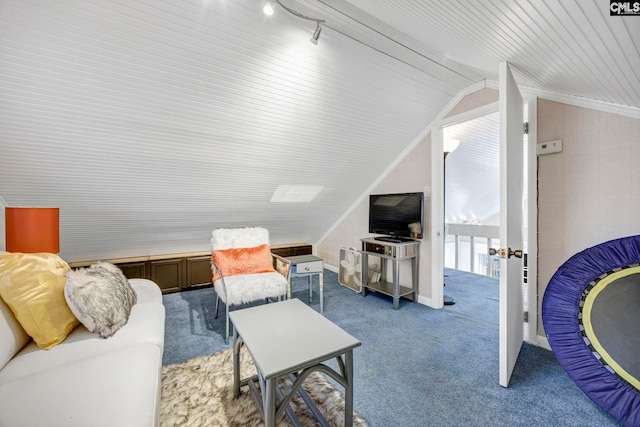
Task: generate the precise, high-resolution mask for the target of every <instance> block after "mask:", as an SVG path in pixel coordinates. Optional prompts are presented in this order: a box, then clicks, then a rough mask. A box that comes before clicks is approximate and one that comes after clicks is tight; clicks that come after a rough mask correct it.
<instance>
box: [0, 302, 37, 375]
mask: <svg viewBox="0 0 640 427" xmlns="http://www.w3.org/2000/svg"><path fill="white" fill-rule="evenodd" d="M0 337H2V339H0V369H2V368H3V366H4V365H6V364H7V362H8V361H9V360H11V358H12V357H13V356H14V355H15V354H16V353H17V352H18V351H20V349H21V348H22V347H24V346H25V344H27V343H28V342H29V341H30V340H31V338H30V337H29V335H27V333H26V332H25V331H24V329H22V326H20V323H19V322H18V320H17V319H16V317H15V316H14V315H13V312H12V311H11V309H10V308H9V307H7V305H6V304H5V303H4V301H2V299H1V298H0Z"/></svg>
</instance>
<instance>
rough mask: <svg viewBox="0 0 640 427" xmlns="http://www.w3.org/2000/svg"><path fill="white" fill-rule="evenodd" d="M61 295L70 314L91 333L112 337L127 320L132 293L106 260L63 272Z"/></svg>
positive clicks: (118, 272) (117, 270)
mask: <svg viewBox="0 0 640 427" xmlns="http://www.w3.org/2000/svg"><path fill="white" fill-rule="evenodd" d="M64 297H65V299H66V301H67V304H68V305H69V308H71V311H72V312H73V314H74V315H75V316H76V317H77V318H78V320H80V322H81V323H82V324H83V325H84V326H85V327H86V328H87V329H88V330H89V331H91V332H95V333H97V334H98V335H100V337H102V338H108V337H111V336H113V334H115V333H116V332H117V331H118V329H120V328H122V327H123V326H124V325H125V324H126V323H127V320H128V319H129V313H130V312H131V307H133V305H134V304H135V303H136V293H135V292H134V290H133V289H132V288H131V285H130V284H129V281H128V280H127V278H126V277H125V276H124V274H123V273H122V271H121V270H120V269H119V268H118V267H116V266H115V265H113V264H110V263H108V262H103V261H100V262H97V263H95V264H92V265H91V266H90V267H89V268H83V269H80V270H76V271H69V272H67V283H66V285H65V287H64Z"/></svg>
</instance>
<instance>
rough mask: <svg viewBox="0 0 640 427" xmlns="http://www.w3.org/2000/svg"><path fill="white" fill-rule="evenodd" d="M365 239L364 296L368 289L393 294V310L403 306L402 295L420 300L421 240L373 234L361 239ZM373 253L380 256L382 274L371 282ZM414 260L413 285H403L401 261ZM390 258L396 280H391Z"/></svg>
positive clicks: (363, 256)
mask: <svg viewBox="0 0 640 427" xmlns="http://www.w3.org/2000/svg"><path fill="white" fill-rule="evenodd" d="M360 240H361V241H362V279H363V287H362V295H363V296H366V295H367V290H371V291H375V292H380V293H383V294H385V295H389V296H391V297H393V309H394V310H397V309H398V308H400V297H405V298H410V299H411V300H412V301H413V302H416V301H417V300H418V269H419V265H420V242H419V241H417V240H408V241H403V242H387V241H381V240H376V239H375V238H373V237H367V238H364V239H360ZM369 255H372V256H376V257H378V258H380V277H379V278H378V280H375V281H369V277H370V275H369V273H370V272H369ZM403 260H409V261H410V262H411V276H412V277H411V279H412V280H411V287H407V286H402V285H400V261H403ZM387 261H391V263H392V266H393V275H392V281H391V282H389V281H387V280H386V279H387V268H386V267H387Z"/></svg>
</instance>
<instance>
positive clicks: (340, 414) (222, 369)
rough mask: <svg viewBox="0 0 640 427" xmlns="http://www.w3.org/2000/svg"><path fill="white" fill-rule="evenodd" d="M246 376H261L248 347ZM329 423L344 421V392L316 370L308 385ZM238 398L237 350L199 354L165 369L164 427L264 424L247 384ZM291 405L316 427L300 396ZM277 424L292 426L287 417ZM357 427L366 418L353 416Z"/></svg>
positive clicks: (243, 365)
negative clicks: (235, 380) (235, 385)
mask: <svg viewBox="0 0 640 427" xmlns="http://www.w3.org/2000/svg"><path fill="white" fill-rule="evenodd" d="M242 350H243V352H242V354H241V357H240V360H241V372H242V378H246V377H250V376H253V375H255V374H256V370H255V367H254V365H253V361H252V360H251V356H250V355H249V353H248V352H247V351H246V349H245V348H244V347H243V349H242ZM303 386H304V388H305V390H306V391H307V392H308V393H309V395H310V396H311V398H312V399H313V401H314V402H315V403H316V405H317V406H318V408H320V411H321V412H322V414H323V415H324V416H325V418H326V419H327V421H328V422H329V423H330V424H331V425H333V426H343V425H344V399H343V397H342V394H341V393H340V392H339V391H338V390H336V388H335V387H334V386H333V385H332V384H331V383H329V382H328V381H327V380H326V379H325V378H324V377H323V376H322V375H320V374H318V373H317V372H314V373H313V374H311V375H309V377H308V378H307V379H306V380H305V382H304V383H303ZM240 391H241V394H240V397H239V398H238V399H234V398H233V353H232V350H231V349H227V350H223V351H220V352H218V353H214V354H212V355H209V356H202V357H197V358H195V359H191V360H189V361H187V362H185V363H181V364H175V365H169V366H164V367H163V368H162V398H161V409H160V411H161V412H160V425H161V426H225V427H226V426H260V425H264V423H263V421H262V417H261V416H260V412H259V411H258V407H257V405H256V402H255V400H254V398H253V396H252V395H251V392H250V391H249V388H248V387H247V386H245V387H243V388H242V389H241V390H240ZM292 406H293V408H294V410H295V412H296V415H297V417H298V419H299V420H300V422H301V423H302V424H303V425H304V426H315V425H317V423H316V421H315V419H313V415H312V414H311V411H309V409H308V408H307V405H306V404H305V403H304V401H303V400H302V398H301V397H300V396H299V395H296V397H295V398H294V399H293V401H292ZM277 424H278V426H290V425H292V424H291V422H290V420H289V418H288V417H287V416H286V415H285V416H283V417H282V418H280V420H278V422H277ZM353 425H354V426H361V427H366V426H367V423H366V421H365V420H364V419H363V418H362V417H360V416H359V415H358V414H355V413H354V414H353Z"/></svg>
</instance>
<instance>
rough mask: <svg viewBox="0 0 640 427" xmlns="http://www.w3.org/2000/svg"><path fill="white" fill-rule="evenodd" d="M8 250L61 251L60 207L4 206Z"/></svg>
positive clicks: (23, 251)
mask: <svg viewBox="0 0 640 427" xmlns="http://www.w3.org/2000/svg"><path fill="white" fill-rule="evenodd" d="M4 213H5V226H6V227H5V234H6V242H5V243H6V249H7V252H22V253H37V252H49V253H54V254H56V253H58V252H60V236H59V233H60V232H59V219H60V208H12V207H6V208H4Z"/></svg>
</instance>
